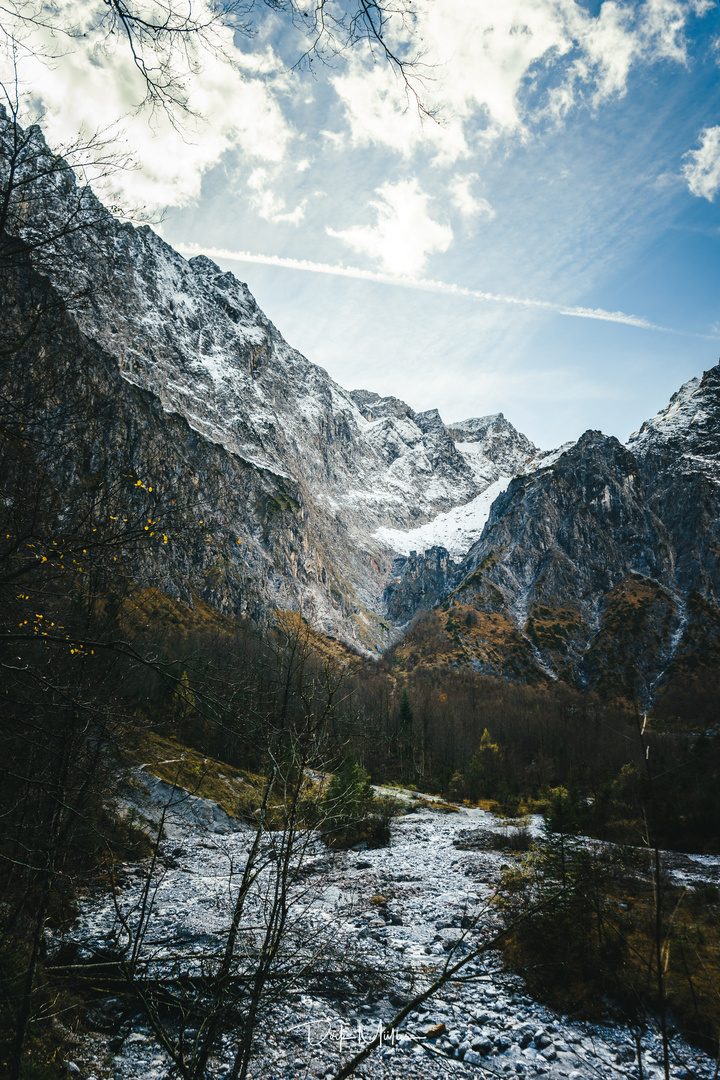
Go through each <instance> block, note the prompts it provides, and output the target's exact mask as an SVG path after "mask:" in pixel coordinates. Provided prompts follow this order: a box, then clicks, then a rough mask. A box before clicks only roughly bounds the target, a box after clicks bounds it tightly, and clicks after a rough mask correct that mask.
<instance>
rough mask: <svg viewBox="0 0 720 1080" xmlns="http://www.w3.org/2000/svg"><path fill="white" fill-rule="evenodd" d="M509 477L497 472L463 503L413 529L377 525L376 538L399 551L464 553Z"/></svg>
mask: <svg viewBox="0 0 720 1080" xmlns="http://www.w3.org/2000/svg"><path fill="white" fill-rule="evenodd" d="M511 479H512V477H510V476H501V477H500V479H499V480H496V481H495V483H494V484H490V486H489V487H487V488H485V490H484V491H483V492H481V493H480V494H479V495H477V496H476V497H475V498H474V499H471V500H470V502H467V503H465V504H464V505H463V506H455V507H454V508H453V509H452V510H448V511H447V513H445V514H438V515H437V517H435V518H433V519H432V521H428V522H427V524H425V525H420V526H419V527H418V528H417V529H407V530H405V529H387V528H385V527H383V528H380V529H378V530H377V532H376V533H375V537H376V539H377V540H380V541H381V542H383V543H385V544H388V545H389V546H390V547H391V548H393V550H394V551H397V552H398V553H399V554H400V555H409V554H410V552H411V551H427V550H428V548H431V547H444V548H446V549H447V551H448V552H449V553H450V555H452V556H453V557H455V558H458V557H461V556H463V555H465V554H466V553H467V552H468V551H469V550H470V548H471V547H472V546H473V544H474V543H475V541H476V540H479V539H480V536H481V534H482V531H483V529H484V528H485V522H486V521H487V519H488V518H489V517H490V507H491V506H492V504H493V503H494V502H495V500H496V499H497V497H498V495H500V494H501V493H502V492H503V491H505V489H506V488H507V486H508V484H509V483H510V480H511Z"/></svg>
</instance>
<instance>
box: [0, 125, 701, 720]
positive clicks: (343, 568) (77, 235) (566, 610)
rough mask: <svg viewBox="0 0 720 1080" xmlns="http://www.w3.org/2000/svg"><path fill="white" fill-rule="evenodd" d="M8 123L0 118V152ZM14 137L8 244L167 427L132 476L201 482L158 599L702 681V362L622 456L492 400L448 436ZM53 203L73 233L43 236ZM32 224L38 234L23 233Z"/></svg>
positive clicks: (577, 674) (575, 667) (81, 353)
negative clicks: (538, 439)
mask: <svg viewBox="0 0 720 1080" xmlns="http://www.w3.org/2000/svg"><path fill="white" fill-rule="evenodd" d="M10 127H11V125H10V124H9V121H7V119H6V120H5V121H4V123H3V122H2V121H0V140H4V145H5V148H6V153H7V152H9V151H8V139H9V128H10ZM28 145H29V147H30V149H31V151H32V152H31V153H29V154H28V157H27V161H26V162H25V163H23V162H20V167H21V168H20V172H21V173H22V168H26V169H35V170H36V171H37V172H38V177H37V180H36V187H37V188H38V192H39V195H38V198H37V199H36V200H35V201H34V202H33V201H31V202H30V203H29V204H28V205H27V206H26V207H25V208H24V209H23V211H22V214H23V216H22V217H21V219H20V220H19V224H18V236H19V238H20V239H21V240H22V241H23V242H24V243H26V244H27V245H28V250H29V256H28V257H29V258H30V260H31V262H32V263H33V266H34V273H35V274H36V275H41V276H43V275H44V276H45V277H46V278H47V279H48V281H49V282H50V283H51V288H52V290H53V291H54V294H55V295H56V296H57V297H59V298H60V302H61V303H62V305H63V306H64V309H65V313H66V316H67V318H68V319H69V320H71V321H72V322H73V323H74V324H75V326H76V327H77V329H78V332H79V333H80V335H81V337H82V339H83V340H84V341H85V342H86V343H87V347H81V346H78V349H77V352H78V356H77V358H76V364H77V371H78V378H79V379H80V380H82V379H83V378H86V377H87V374H88V372H89V371H90V370H91V368H92V365H93V364H97V362H98V361H97V360H96V359H92V357H97V356H99V355H100V354H99V353H97V350H98V349H99V350H100V352H101V353H102V355H103V357H104V358H105V359H104V360H103V363H104V364H106V365H109V367H108V371H110V369H111V368H114V370H116V372H117V375H118V376H119V378H120V379H121V380H122V381H123V382H124V383H126V384H127V385H128V386H132V387H134V388H135V389H136V390H139V391H142V392H143V393H144V394H149V395H151V399H152V400H153V401H155V402H157V404H158V407H159V408H160V410H161V412H162V414H163V415H164V416H165V417H167V418H168V419H167V420H166V421H160V420H159V419H158V417H159V416H160V414H159V413H158V411H157V409H155V407H153V408H154V412H153V416H154V417H155V420H153V421H152V422H151V421H150V420H149V419H148V418H147V416H145V419H143V420H142V424H145V425H147V424H151V423H152V424H154V425H155V427H156V430H155V431H154V433H153V436H152V438H149V441H150V442H152V443H153V445H155V444H156V443H157V440H158V439H159V440H160V441H161V442H162V440H163V439H167V440H169V443H168V452H167V455H166V456H167V460H166V461H163V462H160V459H159V456H158V454H157V452H155V458H154V462H155V464H154V465H153V462H152V461H149V460H148V461H146V462H144V463H143V468H153V467H156V468H159V469H160V470H161V471H163V470H165V472H168V469H169V473H173V470H174V475H175V476H176V477H181V476H184V477H185V479H184V480H183V481H182V482H183V483H187V484H190V485H192V487H193V488H194V489H195V490H196V491H198V492H200V491H202V490H203V488H205V489H208V490H209V489H212V492H213V494H212V498H211V499H208V498H207V497H205V495H203V497H202V499H201V503H202V505H203V506H205V510H204V511H203V513H204V517H203V519H202V520H201V521H200V524H203V523H204V522H206V521H207V520H209V519H211V518H213V519H214V522H215V529H216V537H215V541H214V543H213V544H212V546H211V547H210V548H206V547H204V546H203V545H204V544H205V543H208V542H210V541H207V540H204V541H203V543H202V544H201V545H199V544H198V543H196V542H195V539H192V541H191V542H190V543H189V545H188V550H187V551H185V552H181V551H180V549H179V547H177V546H176V547H175V548H173V550H174V551H175V555H174V556H173V557H174V559H175V563H174V564H173V563H172V560H170V561H168V559H167V558H165V561H164V563H163V567H164V569H163V570H162V573H160V572H155V571H153V570H152V569H151V568H148V567H147V566H146V567H145V570H144V572H145V573H147V574H149V580H150V579H152V583H153V584H155V583H156V582H155V580H154V579H153V573H155V578H157V581H160V582H161V583H162V587H163V588H165V589H167V590H168V591H169V592H171V593H173V592H174V594H175V595H184V596H187V595H190V594H191V593H192V592H193V591H195V592H196V593H197V595H199V596H201V597H202V598H203V599H205V600H206V601H207V602H209V603H211V604H213V605H215V606H217V607H219V609H221V610H224V611H226V612H234V613H243V612H256V613H258V612H262V610H263V607H270V608H272V607H281V608H282V607H289V608H294V609H296V610H298V611H300V612H301V613H302V614H303V616H304V617H305V618H306V619H307V620H308V622H310V623H311V624H312V625H313V626H314V627H316V628H317V629H318V630H320V631H322V632H323V633H326V634H328V635H330V636H333V637H336V638H338V639H339V640H342V641H345V642H346V643H348V644H351V645H353V646H354V647H355V648H357V649H359V650H360V651H362V652H365V653H367V654H368V655H378V654H380V653H382V652H384V651H386V650H387V649H388V648H389V647H391V646H393V645H397V643H398V642H402V641H403V639H405V638H408V637H410V638H411V637H412V635H413V633H415V627H416V625H417V623H418V619H420V621H421V622H422V618H423V612H430V611H437V612H438V613H439V614H438V618H439V619H440V624H441V629H442V633H441V636H442V635H445V636H446V637H447V636H448V635H449V637H450V639H451V641H452V643H453V644H452V647H451V648H450V649H449V651H448V650H447V649H446V648H445V646H444V645H443V647H442V648H439V650H438V656H440V655H442V657H443V660H442V662H443V663H450V664H457V665H469V666H471V667H473V668H475V669H476V670H478V671H482V672H484V673H486V674H492V675H499V676H502V677H506V678H507V677H510V678H516V679H521V680H523V681H534V680H540V681H542V680H547V679H551V680H556V679H560V680H565V681H568V682H571V683H574V684H575V685H579V686H583V687H587V688H590V689H598V688H600V689H602V691H603V692H607V693H618V694H627V693H628V692H629V689H628V688H629V687H632V688H633V691H632V692H633V693H635V694H636V696H637V698H638V700H640V701H641V702H643V703H645V702H647V701H650V700H652V699H653V697H654V695H656V694H657V692H658V691H659V690H662V688H663V687H664V686H666V685H667V684H668V680H670V681H671V677H674V676H673V675H672V672H673V670H674V669H673V665H674V667H675V669H677V670H680V668H682V667H683V664H685V669H687V667H688V664H690V659H691V658H692V657H697V656H698V655H700V654H702V657H703V659H702V663H703V664H706V666H707V665H708V664H709V667H710V668H712V669H713V671H714V665H715V663H716V660H715V655H716V651H717V650H716V645H715V641H716V637H717V636H718V635H717V634H716V629H715V627H716V623H717V625H718V626H720V620H719V619H718V616H717V613H718V595H720V569H719V567H720V561H719V560H720V552H718V550H717V543H716V540H715V537H716V535H717V524H718V521H719V520H720V503H719V501H718V491H719V490H720V489H718V480H720V465H719V459H720V452H719V446H720V439H719V436H720V366H719V367H716V368H712V369H710V370H709V371H708V372H705V373H704V374H703V375H702V376H701V377H698V378H697V379H694V380H690V381H689V382H688V383H686V384H684V386H683V387H681V388H680V390H678V392H677V393H676V394H675V395H674V396H673V398H672V399H671V401H670V403H669V404H668V406H667V407H666V408H665V409H664V410H661V411H660V412H659V413H658V414H657V415H656V416H655V417H654V418H651V419H650V420H648V421H646V422H645V423H644V424H643V425H642V426H641V428H640V429H639V430H638V432H636V433H634V434H633V435H632V436H631V438H630V440H629V441H628V444H627V445H623V444H622V443H620V442H619V441H618V440H617V439H615V438H613V437H610V436H605V435H603V434H602V433H601V432H594V431H589V432H585V433H584V434H583V435H582V436H581V437H580V438H579V439H578V440H576V441H575V442H572V443H569V444H565V445H564V446H562V447H560V448H558V449H557V450H554V451H540V450H538V448H537V447H535V446H534V445H533V443H532V442H531V441H530V440H529V439H527V437H526V436H524V435H523V434H521V433H520V432H518V431H517V430H516V429H515V428H514V427H513V426H512V424H511V423H510V422H509V421H507V420H506V418H505V416H504V415H503V414H502V413H494V414H490V415H487V416H483V417H475V418H471V419H469V420H465V421H458V422H454V423H453V424H449V425H446V424H445V423H444V422H443V420H442V418H441V417H440V414H439V413H438V411H437V410H434V409H430V410H426V411H423V412H415V411H414V410H413V409H412V408H411V407H410V406H409V405H408V404H407V403H406V402H404V401H402V400H400V399H399V398H396V397H381V396H380V395H378V394H376V393H374V392H373V391H369V390H353V391H346V390H345V389H343V388H342V387H340V386H339V385H338V384H337V383H335V382H334V380H332V379H331V378H330V376H329V375H328V374H327V372H325V371H324V370H323V369H322V368H319V367H317V366H316V365H314V364H312V363H311V362H310V361H308V360H307V359H306V358H305V357H304V356H302V354H300V353H299V352H297V350H294V349H293V348H292V347H291V346H290V345H288V343H287V342H286V341H285V339H284V338H283V337H282V335H281V334H280V333H279V332H278V330H277V329H276V328H275V326H274V325H273V324H272V322H271V321H270V320H269V319H268V318H267V316H265V315H264V313H263V312H262V311H260V309H259V308H258V306H257V304H256V302H255V300H254V298H253V297H252V294H251V293H250V291H249V289H248V287H247V285H245V284H244V283H243V282H240V281H238V280H237V279H236V278H235V277H234V276H233V275H232V274H229V273H224V272H222V271H221V270H220V269H219V267H217V266H216V264H215V263H213V262H212V261H211V260H210V259H208V258H206V257H205V256H195V257H193V258H192V259H190V260H189V261H186V260H185V259H184V258H183V257H182V256H181V255H179V254H178V253H177V252H175V251H173V249H172V248H171V247H169V245H167V244H166V243H165V242H164V241H163V240H162V239H161V238H160V237H158V236H157V235H156V234H155V233H154V232H153V231H152V230H151V229H150V228H149V227H147V226H142V227H141V228H138V229H136V228H134V227H133V226H132V225H130V224H128V223H126V222H120V221H118V220H117V219H115V218H114V217H113V216H112V214H110V213H109V211H107V210H106V209H105V208H104V207H102V205H101V204H100V203H99V201H98V200H97V199H96V198H95V196H94V195H93V194H92V192H91V191H89V189H86V188H80V189H79V188H78V186H77V182H76V180H75V178H74V176H73V175H72V172H71V170H70V169H69V166H67V165H66V163H61V164H59V165H58V164H57V161H58V159H55V158H54V157H53V155H52V154H51V152H50V151H49V150H48V148H47V146H46V145H45V143H44V140H43V138H42V134H41V132H40V131H39V129H33V130H32V131H30V133H29V135H28ZM38 162H40V163H41V164H42V163H47V164H46V165H43V168H44V169H45V171H44V172H43V169H42V168H40V169H39V168H38ZM48 177H50V179H48ZM30 179H32V177H31V178H30ZM78 206H79V207H80V210H79V211H78V210H77V207H78ZM71 213H79V214H80V217H81V219H82V220H81V221H80V224H82V225H83V227H82V228H80V227H78V228H73V229H72V230H70V231H67V232H64V231H63V227H62V226H63V222H64V221H66V220H67V218H68V215H69V214H71ZM43 229H45V230H46V232H47V230H48V229H49V230H50V231H51V232H52V233H53V237H54V238H53V240H52V243H50V244H48V245H43V244H40V245H34V238H36V237H38V236H42V235H43V233H42V230H43ZM38 280H39V278H38ZM20 287H21V285H20V283H19V282H18V288H20ZM68 362H70V361H69V360H68ZM83 364H85V365H86V369H85V370H84V369H83ZM108 378H110V377H109V376H108ZM114 378H115V376H112V378H110V381H109V382H108V383H107V386H108V387H109V386H110V384H111V383H112V384H113V385H115V383H113V379H114ZM109 392H110V391H109V389H108V393H109ZM114 392H115V393H116V397H117V403H118V416H117V423H116V427H117V430H114V431H111V430H109V429H108V430H107V431H105V432H104V433H103V438H105V439H106V440H107V441H109V443H111V444H113V445H114V446H115V447H116V450H117V453H118V454H119V453H120V443H121V435H122V431H123V429H124V427H127V424H128V422H129V420H130V418H131V417H134V418H137V417H138V416H139V414H138V413H137V409H138V405H137V401H136V400H135V399H132V398H131V397H128V396H127V395H125V394H122V393H118V392H117V391H114ZM148 400H150V399H148ZM123 410H125V411H126V413H127V415H124V414H123ZM151 411H152V410H151ZM143 415H145V414H143ZM173 417H175V418H177V420H179V421H182V424H185V425H187V426H188V429H189V430H190V431H192V432H193V433H194V434H193V435H192V437H190V436H189V435H187V434H184V435H180V434H178V432H179V431H180V429H179V428H178V427H177V421H176V420H173ZM137 422H138V423H140V421H139V420H137ZM171 430H172V431H173V432H174V433H175V434H173V435H171V434H170V431H171ZM183 430H184V429H183ZM172 440H175V443H176V445H175V444H173V445H170V443H171V442H172ZM183 447H188V448H189V447H191V449H187V450H184V449H183ZM183 455H184V456H183ZM208 463H212V465H211V468H210V467H209V465H208ZM211 472H212V479H211V475H210V474H211ZM168 475H169V474H168ZM213 500H214V503H213ZM199 505H200V503H199ZM238 541H239V543H238ZM233 545H234V546H233ZM191 552H192V553H191ZM211 554H212V559H211V558H210V556H211ZM454 610H456V613H457V612H459V613H461V615H462V619H461V620H460V621H458V619H457V618H456V617H455V616H454V615H452V612H453V611H454ZM443 613H444V614H443ZM623 613H624V614H623ZM448 624H449V629H448ZM433 625H436V628H437V624H433ZM628 625H632V626H634V627H635V639H634V640H635V644H633V641H631V640H630V638H632V634H629V632H627V626H628ZM463 628H464V629H463ZM438 633H440V631H438ZM483 635H484V636H483ZM626 639H627V640H626ZM438 640H439V639H438ZM503 643H504V644H503ZM638 643H639V644H638ZM411 646H412V642H411V641H410V644H409V647H411ZM426 661H427V662H432V661H431V660H430V659H427V658H426ZM718 663H719V664H720V659H718ZM685 669H683V670H685ZM668 673H670V674H668ZM685 674H687V671H685ZM713 677H714V676H713Z"/></svg>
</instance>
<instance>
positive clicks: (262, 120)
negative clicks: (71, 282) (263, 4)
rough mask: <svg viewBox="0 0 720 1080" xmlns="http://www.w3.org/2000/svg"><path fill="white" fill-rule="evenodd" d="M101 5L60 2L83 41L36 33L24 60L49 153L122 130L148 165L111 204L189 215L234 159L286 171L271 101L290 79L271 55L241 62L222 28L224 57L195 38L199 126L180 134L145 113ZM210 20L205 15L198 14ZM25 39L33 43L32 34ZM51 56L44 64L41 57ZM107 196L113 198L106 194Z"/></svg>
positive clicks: (121, 182) (283, 128)
mask: <svg viewBox="0 0 720 1080" xmlns="http://www.w3.org/2000/svg"><path fill="white" fill-rule="evenodd" d="M104 9H105V5H104V4H103V3H102V0H94V2H88V3H83V4H81V3H79V2H76V0H59V2H58V3H57V4H56V5H55V7H54V19H55V20H56V23H57V24H58V25H63V26H69V25H74V26H76V27H77V29H78V34H77V35H76V36H73V37H70V38H60V39H58V38H57V37H56V36H54V35H53V34H52V33H51V32H50V31H48V30H47V29H45V28H43V27H41V26H38V27H36V28H35V31H34V37H33V38H32V40H31V41H29V42H28V44H29V45H30V46H31V50H30V51H28V52H26V53H24V54H23V55H22V56H21V57H20V68H19V74H20V79H21V89H25V90H28V88H29V91H30V93H31V99H32V102H33V104H34V106H35V108H36V109H39V110H41V111H42V112H43V113H44V120H43V128H44V130H45V134H46V136H47V138H48V140H49V142H50V143H51V144H55V145H61V144H63V143H68V142H71V141H72V140H73V138H74V137H75V135H76V133H77V132H78V130H81V131H84V132H85V133H91V132H93V131H95V130H97V129H104V128H107V127H110V126H111V125H113V124H116V123H117V121H118V120H119V119H121V121H122V129H123V133H124V136H125V141H126V144H127V147H128V149H129V150H130V152H131V153H132V154H133V155H134V156H135V157H136V159H137V160H138V161H139V162H141V163H142V167H141V168H139V169H138V170H136V171H132V172H127V173H120V174H115V176H114V185H113V187H114V189H115V190H114V191H113V192H112V194H113V195H115V196H119V197H120V198H121V199H125V200H128V201H129V202H131V203H140V204H142V205H145V206H147V207H148V208H153V209H154V208H157V207H165V206H183V205H186V204H188V203H190V202H192V201H194V200H195V199H197V197H198V196H199V194H200V188H201V183H202V178H203V175H204V174H205V173H206V172H207V170H208V169H210V168H211V167H212V166H214V165H216V164H217V163H218V162H219V161H220V159H221V158H222V156H223V154H225V153H226V152H227V151H228V150H230V149H239V150H241V151H242V152H244V153H245V154H247V155H248V156H249V157H250V158H251V159H256V160H260V161H267V162H275V163H277V162H280V161H282V160H283V159H284V158H285V156H286V154H287V151H288V147H289V144H290V141H291V139H292V137H293V132H292V130H291V128H290V127H289V125H288V123H287V121H286V120H285V118H284V116H283V114H282V112H281V110H280V107H279V105H278V104H277V101H276V100H275V97H274V94H273V87H272V85H271V77H273V78H276V79H277V80H278V84H280V83H281V80H282V76H275V75H274V73H275V72H278V71H279V70H280V68H279V64H278V62H277V60H276V59H275V57H274V56H273V54H272V52H271V50H269V49H267V48H266V49H264V50H263V51H262V52H258V53H257V54H251V53H242V52H241V51H240V50H238V49H237V48H236V47H235V45H234V43H233V38H232V34H231V32H230V31H229V30H227V29H225V28H222V27H219V28H218V29H217V32H216V42H215V44H216V46H217V47H216V48H209V47H205V46H203V42H202V39H200V38H198V39H194V38H191V39H190V41H189V48H190V49H191V50H192V55H191V61H192V65H193V67H194V68H195V70H196V72H197V74H196V75H195V76H193V80H192V94H191V97H190V104H191V106H192V109H193V110H194V112H195V113H196V114H197V115H196V116H183V117H182V118H181V124H180V127H179V128H178V127H177V126H175V125H173V123H171V122H170V120H169V119H168V117H167V116H166V115H165V113H164V112H163V111H162V110H157V111H156V112H155V113H150V112H149V111H148V109H147V108H138V106H139V105H140V103H141V102H142V100H143V97H144V93H145V88H144V83H143V80H142V79H141V77H140V74H139V72H138V70H137V68H136V67H135V65H134V63H133V62H132V57H131V55H130V52H129V50H128V48H127V46H126V45H125V43H124V42H121V41H112V40H108V39H107V37H106V35H105V33H104V30H103V27H102V14H103V12H104ZM195 13H196V14H197V15H198V17H200V18H201V17H202V12H201V11H200V10H199V9H198V10H197V11H196V12H195ZM24 36H25V38H27V34H26V33H25V35H24ZM43 55H45V56H47V55H51V56H52V59H51V60H50V61H49V62H45V61H44V60H43V59H41V56H43ZM10 63H11V57H10V56H9V55H8V54H7V52H6V53H5V55H0V73H1V74H2V77H3V78H4V79H5V80H8V79H10V81H11V80H12V70H11V67H10ZM104 193H105V194H108V191H107V189H106V191H105V192H104Z"/></svg>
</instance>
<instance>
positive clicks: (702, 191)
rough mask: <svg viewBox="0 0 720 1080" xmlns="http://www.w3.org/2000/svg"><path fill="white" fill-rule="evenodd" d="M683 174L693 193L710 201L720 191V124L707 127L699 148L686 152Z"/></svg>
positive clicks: (701, 137)
mask: <svg viewBox="0 0 720 1080" xmlns="http://www.w3.org/2000/svg"><path fill="white" fill-rule="evenodd" d="M685 158H686V159H687V160H686V161H685V164H684V165H683V170H682V171H683V175H684V177H685V179H686V180H687V185H688V188H689V189H690V191H691V192H692V194H693V195H697V196H698V197H699V198H703V199H708V200H709V201H710V202H712V200H713V199H714V198H715V196H716V195H717V193H718V191H720V125H716V126H715V127H708V128H705V130H704V131H703V133H702V135H701V136H700V146H699V147H698V149H697V150H688V152H687V154H685Z"/></svg>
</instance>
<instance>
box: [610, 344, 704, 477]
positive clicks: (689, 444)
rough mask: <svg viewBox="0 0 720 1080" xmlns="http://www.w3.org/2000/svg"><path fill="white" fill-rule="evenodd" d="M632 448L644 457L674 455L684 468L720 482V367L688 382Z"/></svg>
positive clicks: (644, 427) (631, 442) (647, 423)
mask: <svg viewBox="0 0 720 1080" xmlns="http://www.w3.org/2000/svg"><path fill="white" fill-rule="evenodd" d="M628 446H629V447H630V449H631V450H632V451H633V452H634V453H635V454H638V455H641V456H644V455H646V454H648V453H649V452H652V451H656V452H660V453H664V454H666V455H667V454H670V455H671V456H674V457H675V458H676V460H677V463H678V464H679V465H681V467H683V468H684V469H689V470H690V471H694V472H701V473H703V474H704V475H705V476H708V477H710V478H711V479H714V480H720V364H716V365H715V367H712V368H710V370H709V371H705V372H704V373H703V375H702V377H696V378H694V379H689V380H688V382H686V383H684V384H683V385H682V386H681V387H680V389H679V390H678V391H677V392H676V393H675V394H673V396H672V397H671V398H670V401H669V402H668V404H667V405H666V406H665V408H664V409H661V410H660V411H659V412H658V413H656V415H655V416H653V417H652V418H651V419H650V420H646V421H645V423H644V424H643V425H642V427H641V428H640V430H639V431H635V432H633V434H632V435H631V436H630V438H629V439H628Z"/></svg>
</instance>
